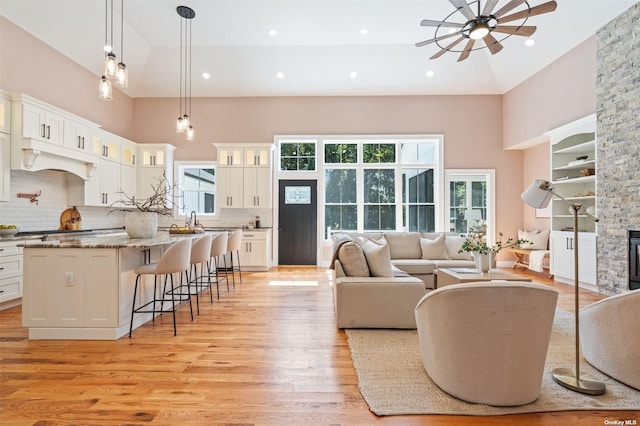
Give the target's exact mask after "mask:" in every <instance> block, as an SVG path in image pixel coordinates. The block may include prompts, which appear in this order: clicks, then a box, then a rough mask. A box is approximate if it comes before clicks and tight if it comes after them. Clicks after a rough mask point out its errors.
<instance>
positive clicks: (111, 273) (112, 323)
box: [83, 249, 119, 327]
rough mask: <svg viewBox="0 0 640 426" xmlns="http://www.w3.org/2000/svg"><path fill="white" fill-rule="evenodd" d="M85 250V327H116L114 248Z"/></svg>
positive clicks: (116, 287)
mask: <svg viewBox="0 0 640 426" xmlns="http://www.w3.org/2000/svg"><path fill="white" fill-rule="evenodd" d="M83 252H84V262H85V265H86V269H85V274H86V275H85V284H84V326H85V327H117V326H118V316H119V314H118V260H117V258H116V250H114V249H87V250H83Z"/></svg>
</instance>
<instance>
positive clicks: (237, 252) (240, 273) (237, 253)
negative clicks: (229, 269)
mask: <svg viewBox="0 0 640 426" xmlns="http://www.w3.org/2000/svg"><path fill="white" fill-rule="evenodd" d="M236 257H237V258H238V275H239V276H240V282H241V283H242V267H241V266H240V251H236ZM234 287H235V286H234Z"/></svg>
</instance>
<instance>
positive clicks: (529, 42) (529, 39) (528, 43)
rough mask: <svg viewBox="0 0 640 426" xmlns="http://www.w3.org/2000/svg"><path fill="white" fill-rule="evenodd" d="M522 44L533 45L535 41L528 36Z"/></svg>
mask: <svg viewBox="0 0 640 426" xmlns="http://www.w3.org/2000/svg"><path fill="white" fill-rule="evenodd" d="M524 44H525V45H526V46H533V45H534V44H536V41H535V40H534V39H532V38H528V39H527V40H526V41H525V42H524Z"/></svg>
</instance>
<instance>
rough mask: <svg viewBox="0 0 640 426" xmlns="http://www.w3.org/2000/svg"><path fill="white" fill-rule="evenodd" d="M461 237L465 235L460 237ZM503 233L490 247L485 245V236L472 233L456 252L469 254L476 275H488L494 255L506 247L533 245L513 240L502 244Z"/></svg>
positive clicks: (510, 239) (526, 241)
mask: <svg viewBox="0 0 640 426" xmlns="http://www.w3.org/2000/svg"><path fill="white" fill-rule="evenodd" d="M462 236H463V237H464V236H465V235H462ZM503 236H504V235H503V233H502V232H500V233H499V234H498V240H497V241H496V243H495V244H494V245H492V246H490V245H488V244H487V238H486V234H484V233H480V232H474V233H472V234H470V235H467V236H466V239H465V240H464V242H463V243H462V247H461V248H460V250H458V253H463V252H469V253H471V254H472V255H473V259H474V260H475V263H476V269H477V270H478V274H480V275H483V274H485V273H486V274H490V273H491V268H492V267H493V258H494V256H495V254H498V253H500V251H501V250H502V249H504V248H507V247H512V246H518V247H519V246H520V245H521V244H526V243H529V244H533V243H532V242H531V241H528V240H515V241H514V240H513V238H509V239H507V241H506V242H504V243H503V242H502V237H503Z"/></svg>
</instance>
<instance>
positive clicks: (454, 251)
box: [446, 235, 473, 260]
mask: <svg viewBox="0 0 640 426" xmlns="http://www.w3.org/2000/svg"><path fill="white" fill-rule="evenodd" d="M464 240H466V237H462V236H460V235H447V241H446V244H447V251H448V252H449V258H450V259H459V260H471V259H473V257H472V256H471V253H470V252H468V251H463V252H462V253H458V251H460V249H461V248H462V243H464Z"/></svg>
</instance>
